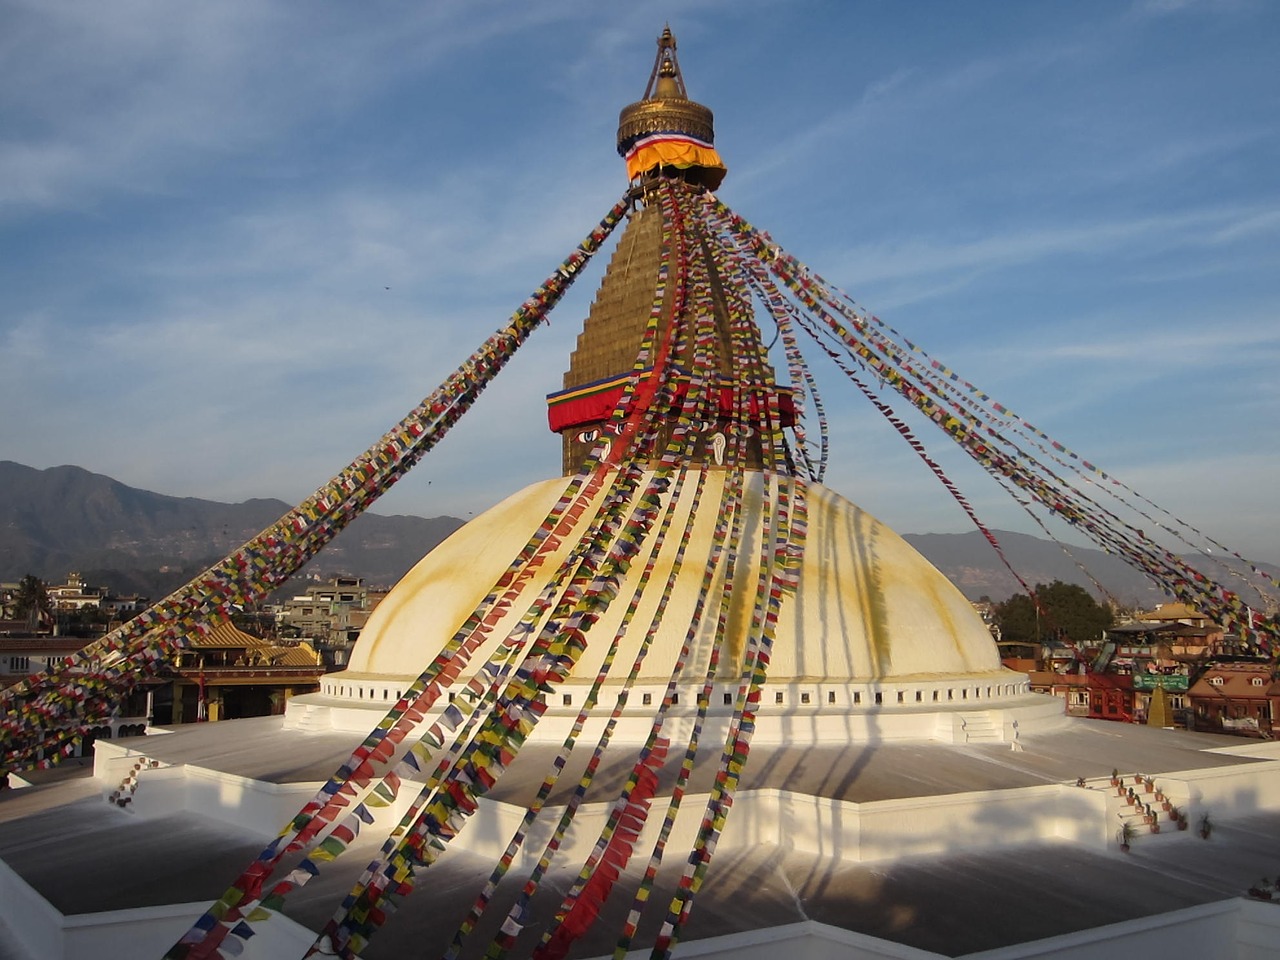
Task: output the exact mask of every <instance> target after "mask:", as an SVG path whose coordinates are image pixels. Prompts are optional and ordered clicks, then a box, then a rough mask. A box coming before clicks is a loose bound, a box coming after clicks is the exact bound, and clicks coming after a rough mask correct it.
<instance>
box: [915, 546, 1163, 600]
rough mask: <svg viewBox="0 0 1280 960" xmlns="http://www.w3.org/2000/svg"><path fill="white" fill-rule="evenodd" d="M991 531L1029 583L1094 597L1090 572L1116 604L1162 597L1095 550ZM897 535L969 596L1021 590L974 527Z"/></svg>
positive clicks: (996, 597) (1122, 565) (996, 596)
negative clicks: (1072, 587) (1058, 585)
mask: <svg viewBox="0 0 1280 960" xmlns="http://www.w3.org/2000/svg"><path fill="white" fill-rule="evenodd" d="M991 532H992V534H993V535H994V536H995V538H996V540H998V541H999V542H1000V549H1001V550H1002V551H1004V555H1005V556H1006V557H1008V558H1009V563H1010V564H1011V565H1012V567H1013V569H1015V570H1016V571H1018V575H1019V576H1020V577H1022V579H1023V580H1025V581H1026V582H1027V583H1028V584H1030V585H1031V586H1035V585H1036V584H1037V583H1052V582H1053V581H1054V580H1061V581H1062V582H1063V583H1077V584H1079V585H1080V586H1082V587H1085V588H1087V589H1088V590H1089V592H1090V593H1093V594H1094V595H1095V596H1097V594H1098V591H1097V589H1095V588H1094V586H1093V584H1091V583H1090V582H1089V576H1092V577H1093V578H1094V579H1095V580H1097V581H1098V582H1099V583H1101V584H1102V585H1103V587H1105V588H1106V591H1107V592H1108V593H1109V594H1111V596H1113V597H1115V598H1116V599H1117V600H1119V601H1120V602H1121V603H1126V604H1135V605H1139V606H1146V607H1150V606H1154V605H1155V604H1157V603H1160V602H1161V601H1163V600H1164V599H1166V597H1165V595H1164V591H1163V590H1161V589H1160V588H1159V587H1157V586H1156V585H1155V584H1154V583H1153V582H1152V581H1151V580H1149V579H1148V578H1147V577H1145V576H1144V575H1143V574H1141V573H1139V572H1138V571H1137V570H1135V569H1134V568H1133V567H1131V566H1129V565H1128V564H1127V563H1125V562H1124V561H1123V560H1120V559H1118V558H1116V557H1113V556H1111V555H1110V554H1107V553H1104V552H1103V551H1101V550H1091V549H1088V548H1084V547H1075V546H1073V547H1071V548H1070V550H1071V553H1070V555H1068V554H1067V553H1066V552H1065V551H1064V550H1063V548H1062V547H1060V546H1059V545H1058V544H1056V543H1053V542H1052V541H1050V540H1042V539H1040V538H1039V537H1032V536H1028V535H1027V534H1025V533H1012V532H1010V531H1008V530H993V531H991ZM903 539H905V540H906V541H907V542H908V543H910V544H911V545H912V546H913V547H915V548H916V549H917V550H919V551H920V552H921V553H922V554H924V556H925V557H926V558H927V559H928V561H929V562H930V563H932V564H933V565H934V566H935V567H937V568H938V569H939V570H940V571H942V573H943V574H944V575H945V576H946V577H947V579H948V580H950V581H951V582H952V583H954V584H955V585H956V586H957V587H959V588H960V592H961V593H963V594H964V595H965V596H966V597H968V598H969V599H970V600H977V599H978V598H980V597H983V596H986V597H990V598H991V599H992V600H1006V599H1008V598H1009V597H1010V596H1012V595H1013V594H1015V593H1018V592H1020V591H1021V590H1022V587H1021V586H1020V585H1019V584H1018V581H1017V580H1016V579H1014V576H1013V574H1011V573H1010V572H1009V571H1008V569H1007V568H1006V567H1005V566H1004V564H1002V563H1001V562H1000V558H999V557H998V556H997V555H996V552H995V550H994V549H993V548H992V546H991V544H989V543H988V542H987V540H986V538H985V537H984V536H983V535H982V534H981V533H979V532H978V531H976V530H974V531H971V532H969V533H917V534H906V535H905V536H904V538H903ZM1073 557H1074V558H1075V559H1074V560H1073V559H1072V558H1073ZM1076 561H1079V563H1080V565H1081V566H1083V567H1084V568H1085V570H1088V571H1089V574H1088V575H1086V574H1084V573H1083V572H1082V571H1081V570H1080V567H1079V566H1077V565H1076Z"/></svg>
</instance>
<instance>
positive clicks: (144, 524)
mask: <svg viewBox="0 0 1280 960" xmlns="http://www.w3.org/2000/svg"><path fill="white" fill-rule="evenodd" d="M0 490H3V491H4V496H3V497H0V580H4V581H13V580H17V579H19V578H21V577H22V576H23V575H25V574H28V573H31V574H34V575H35V576H37V577H40V578H41V579H42V580H45V581H47V582H49V581H52V582H55V583H62V582H63V580H64V579H65V577H66V575H67V574H68V573H69V572H71V571H73V570H75V571H79V572H80V573H81V574H83V576H84V578H85V580H86V581H87V582H88V583H90V584H93V585H97V586H105V587H108V588H110V589H111V590H112V591H113V592H115V593H117V594H130V593H138V594H142V595H144V596H149V597H151V598H152V599H159V598H160V597H162V596H165V595H166V594H168V593H169V592H171V591H172V590H174V589H175V588H177V587H180V586H181V585H182V584H184V583H186V582H187V581H188V580H190V579H191V578H192V577H193V576H195V575H196V574H197V573H199V572H200V571H201V570H204V569H205V568H206V567H208V566H209V565H210V564H212V563H214V562H216V561H218V560H220V559H221V558H222V557H224V556H226V555H227V554H228V553H230V552H231V550H233V549H234V548H236V547H238V546H239V545H240V544H242V543H244V542H245V541H246V540H248V539H249V538H250V537H253V536H254V535H255V534H257V533H259V532H260V531H262V530H263V529H265V528H266V527H267V526H269V525H270V524H272V523H273V522H275V521H276V520H278V519H279V518H280V517H281V516H282V515H283V514H284V513H285V512H286V511H288V510H289V509H291V507H292V506H293V505H292V504H288V503H285V502H284V501H282V500H246V501H245V502H244V503H218V502H216V501H213V500H199V499H196V498H194V497H169V496H165V495H163V494H159V493H151V492H149V491H146V490H137V489H135V488H133V487H128V486H125V485H124V484H122V483H119V482H118V481H116V480H112V479H111V478H110V477H105V476H102V475H101V474H96V473H90V472H89V471H88V470H84V469H82V468H80V467H73V466H64V467H51V468H49V469H47V470H36V469H33V468H31V467H26V466H23V465H22V464H18V463H13V462H11V461H0ZM462 524H463V521H462V520H459V519H457V518H456V517H436V518H434V519H430V520H427V519H423V518H422V517H408V516H390V517H388V516H378V515H375V514H370V513H365V514H363V515H362V516H360V517H358V518H356V519H355V520H354V521H352V523H351V525H350V526H349V527H348V528H347V529H346V530H344V531H343V532H342V533H340V534H339V535H338V536H337V537H336V538H335V539H334V541H333V542H332V543H331V544H329V546H328V547H326V548H325V550H324V551H323V552H322V553H321V554H320V556H318V557H317V558H315V559H314V560H312V562H311V564H309V566H308V570H316V571H324V572H327V573H344V574H351V575H353V576H362V577H364V578H365V579H366V580H367V581H368V582H369V583H370V584H371V585H378V584H383V585H387V586H390V585H391V584H394V583H395V582H396V581H397V580H399V579H400V577H402V576H403V575H404V574H405V573H406V572H407V571H408V570H409V568H410V567H412V566H413V564H415V563H416V562H417V561H418V560H420V559H421V558H422V555H423V554H425V553H426V552H427V551H428V550H430V549H431V548H432V547H434V546H435V545H436V544H438V543H439V542H440V541H441V540H443V539H444V538H445V537H447V536H448V535H449V534H450V533H452V532H453V531H454V530H456V529H458V527H460V526H462Z"/></svg>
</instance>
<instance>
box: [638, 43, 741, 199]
mask: <svg viewBox="0 0 1280 960" xmlns="http://www.w3.org/2000/svg"><path fill="white" fill-rule="evenodd" d="M715 139H716V136H715V118H714V116H713V115H712V113H711V110H710V109H708V108H707V107H704V106H703V105H702V104H700V103H697V102H695V101H693V100H690V99H689V95H688V92H687V91H686V90H685V85H684V77H683V76H682V75H681V73H680V62H679V61H678V60H677V59H676V38H675V36H674V35H672V33H671V28H670V27H665V28H664V29H663V31H662V35H661V36H660V37H658V56H657V57H656V59H655V60H654V61H653V70H652V71H651V72H650V73H649V82H648V84H646V85H645V88H644V97H643V98H642V99H640V100H637V101H636V102H635V103H631V104H628V105H627V106H625V107H623V108H622V112H621V113H620V114H619V116H618V154H619V156H621V157H623V158H624V159H625V160H626V161H627V175H628V176H629V177H630V178H631V179H633V180H634V179H636V178H637V177H643V176H645V175H646V174H648V175H655V174H657V173H659V172H661V173H662V174H664V175H666V176H679V177H681V178H683V179H685V180H688V181H690V182H691V183H697V184H701V185H702V186H705V187H708V188H709V189H712V190H714V189H716V188H717V187H718V186H720V181H721V180H723V179H724V174H725V169H724V164H723V163H722V162H721V161H720V157H719V155H718V154H717V153H716V149H715Z"/></svg>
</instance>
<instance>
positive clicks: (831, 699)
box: [827, 690, 836, 703]
mask: <svg viewBox="0 0 1280 960" xmlns="http://www.w3.org/2000/svg"><path fill="white" fill-rule="evenodd" d="M835 702H836V692H835V691H834V690H828V691H827V703H835Z"/></svg>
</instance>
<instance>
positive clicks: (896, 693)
mask: <svg viewBox="0 0 1280 960" xmlns="http://www.w3.org/2000/svg"><path fill="white" fill-rule="evenodd" d="M323 689H324V693H325V695H326V696H331V697H338V698H340V699H347V700H349V699H355V700H371V701H385V702H388V703H389V702H391V701H392V700H399V699H400V697H401V696H402V694H403V691H401V690H395V691H394V694H395V695H394V696H392V692H393V691H392V688H390V687H378V688H375V687H368V688H366V687H355V686H352V687H348V686H345V685H339V684H325V685H324V688H323ZM1028 689H1029V687H1028V686H1027V684H1015V683H1002V684H990V685H987V686H986V687H983V686H973V687H945V688H942V687H932V688H929V689H924V690H919V689H917V690H887V691H886V690H868V691H866V693H867V696H865V697H864V696H863V693H864V691H862V690H853V691H849V692H850V693H851V694H852V698H851V702H850V701H848V700H846V701H844V705H846V706H855V707H859V706H863V705H867V706H877V707H880V706H899V705H900V706H906V707H909V706H914V705H916V704H920V705H923V704H926V703H955V702H956V701H957V700H959V701H965V700H984V699H985V700H993V699H996V698H997V697H1011V696H1015V695H1017V694H1019V693H1026V692H1027V691H1028ZM366 690H367V692H368V694H369V695H368V696H367V697H366V696H365V693H366ZM984 690H985V696H984V692H983V691H984ZM788 692H789V691H787V690H774V691H773V701H772V702H773V703H774V704H775V705H777V706H786V705H787V704H788V703H790V704H792V705H795V704H796V703H799V705H800V706H802V707H804V706H813V705H814V703H815V695H816V694H818V693H820V692H821V691H817V690H801V691H799V698H798V699H796V698H795V697H794V696H793V697H791V698H788V696H787V693H788ZM790 692H791V693H792V694H793V695H794V693H795V691H790ZM379 693H380V694H381V696H380V697H379V696H378V694H379ZM926 694H927V695H928V696H926ZM458 696H459V694H458V693H457V692H456V691H452V690H451V691H449V702H450V703H453V702H454V701H455V700H456V699H457V697H458ZM462 696H463V698H464V699H467V700H470V699H473V697H472V696H471V695H470V694H469V693H465V692H464V693H463V694H462ZM657 696H658V698H659V699H661V697H662V696H663V694H658V695H657ZM736 696H737V692H736V690H732V691H730V690H726V691H722V693H721V698H722V700H723V702H724V704H725V706H732V705H733V703H734V700H735V698H736ZM583 697H584V698H585V694H584V695H583ZM654 697H655V694H654V693H653V692H652V691H640V703H641V705H642V706H646V707H647V706H651V705H652V704H653V702H654ZM560 702H561V704H562V705H563V706H566V707H572V706H573V705H574V695H573V694H572V693H562V694H560ZM578 702H579V703H581V700H579V701H578ZM671 702H672V703H673V704H679V703H680V694H679V693H673V694H672V695H671ZM768 702H769V697H768V695H767V693H766V694H764V695H762V696H761V704H762V705H764V704H766V703H768ZM826 702H827V705H829V706H840V705H841V700H840V697H839V692H838V691H836V690H827V691H826Z"/></svg>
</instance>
